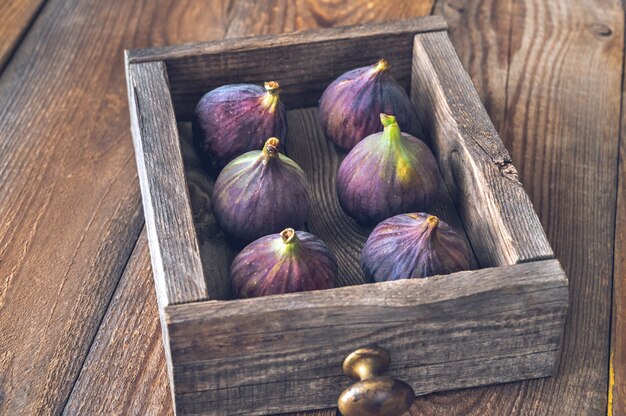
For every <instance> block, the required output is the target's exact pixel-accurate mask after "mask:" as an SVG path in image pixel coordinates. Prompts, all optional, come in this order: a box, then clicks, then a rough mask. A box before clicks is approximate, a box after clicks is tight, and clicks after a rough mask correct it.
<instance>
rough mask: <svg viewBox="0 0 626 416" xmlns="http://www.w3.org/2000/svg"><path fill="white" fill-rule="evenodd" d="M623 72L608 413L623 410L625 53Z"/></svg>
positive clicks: (625, 378)
mask: <svg viewBox="0 0 626 416" xmlns="http://www.w3.org/2000/svg"><path fill="white" fill-rule="evenodd" d="M623 71H624V73H623V75H622V110H621V111H622V114H621V129H620V143H619V161H618V163H619V167H618V184H617V204H616V207H617V216H616V219H615V221H616V223H615V248H614V250H613V252H614V254H615V258H614V259H613V311H612V312H613V313H612V314H611V321H612V322H611V324H612V326H611V353H610V366H609V394H608V411H607V415H608V416H619V415H622V414H626V139H625V136H626V113H625V111H624V109H625V107H624V106H625V105H626V88H625V87H624V74H626V56H625V57H624V68H623Z"/></svg>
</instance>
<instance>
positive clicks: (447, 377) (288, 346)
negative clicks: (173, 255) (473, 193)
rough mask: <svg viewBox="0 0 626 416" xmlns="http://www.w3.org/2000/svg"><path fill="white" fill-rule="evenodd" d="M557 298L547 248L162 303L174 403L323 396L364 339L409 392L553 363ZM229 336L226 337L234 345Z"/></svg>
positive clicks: (269, 406)
mask: <svg viewBox="0 0 626 416" xmlns="http://www.w3.org/2000/svg"><path fill="white" fill-rule="evenodd" d="M566 310H567V279H566V278H565V275H564V273H563V271H562V270H561V267H560V265H559V263H558V261H556V260H547V261H541V262H532V263H525V264H521V265H515V266H507V267H502V268H492V269H482V270H478V271H472V272H459V273H455V274H451V275H447V276H439V277H435V278H429V279H411V280H403V281H396V282H386V283H378V284H369V285H358V286H352V287H346V288H338V289H332V290H326V291H314V292H308V293H297V294H290V295H280V296H275V297H272V298H257V299H250V300H239V301H224V302H219V301H218V302H215V301H213V302H196V303H191V304H184V305H174V306H170V307H167V308H166V314H167V325H168V331H169V334H170V347H171V349H172V360H173V368H174V380H175V389H176V397H177V402H176V403H177V404H176V406H177V411H178V412H180V413H181V414H191V413H193V414H195V413H197V412H199V413H202V414H231V415H235V414H246V415H253V414H254V415H256V414H266V413H268V412H270V413H271V412H281V411H289V410H297V409H312V408H318V407H321V406H333V405H334V404H335V401H336V399H337V394H338V392H340V391H341V390H342V389H343V388H345V387H347V385H348V384H350V382H351V381H350V380H349V379H348V378H347V377H345V376H343V375H342V373H341V362H342V360H343V358H345V356H347V355H348V354H349V353H350V352H352V351H353V350H355V349H357V348H359V347H361V346H363V345H378V346H380V347H382V348H384V349H386V350H387V351H389V352H390V354H391V357H392V364H391V369H390V374H394V376H397V377H399V378H400V379H403V380H405V381H407V382H409V383H411V385H412V387H413V388H414V389H415V391H416V392H417V393H418V394H423V393H427V392H432V391H434V390H440V389H442V388H444V389H454V388H459V387H464V386H469V385H472V386H474V385H480V384H490V383H497V382H505V381H511V380H516V379H520V378H529V377H531V378H532V377H543V376H546V375H549V374H551V373H552V371H553V369H554V364H555V362H556V357H557V355H558V348H559V345H560V342H561V338H562V335H563V322H564V319H565V314H566ZM235 345H236V346H237V348H233V346H235Z"/></svg>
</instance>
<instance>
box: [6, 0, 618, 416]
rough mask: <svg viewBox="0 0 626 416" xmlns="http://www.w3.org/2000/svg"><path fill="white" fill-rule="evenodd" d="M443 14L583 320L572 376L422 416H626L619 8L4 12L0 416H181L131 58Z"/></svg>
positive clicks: (44, 8)
mask: <svg viewBox="0 0 626 416" xmlns="http://www.w3.org/2000/svg"><path fill="white" fill-rule="evenodd" d="M391 4H393V5H391ZM429 13H437V14H442V15H444V16H445V17H446V19H447V20H448V23H449V24H450V27H451V30H450V35H451V37H452V40H453V43H454V45H455V48H456V49H457V51H458V53H459V55H460V57H461V60H462V62H463V64H464V65H465V68H466V69H467V71H468V72H469V73H470V75H471V77H472V80H473V81H474V83H475V85H476V88H477V90H478V91H479V94H480V96H481V98H482V100H483V102H484V104H485V106H486V107H487V110H488V111H489V114H490V115H491V118H492V120H493V122H494V124H495V126H496V128H497V130H498V131H499V133H500V135H501V137H502V139H503V141H504V143H505V144H506V145H507V147H508V148H509V150H510V151H511V153H512V156H513V161H514V163H515V164H516V166H517V168H518V170H519V172H520V177H521V179H522V182H523V183H524V186H525V188H526V190H527V192H528V194H529V195H530V197H531V199H532V201H533V203H534V206H535V208H536V210H537V212H538V214H539V217H540V219H541V222H542V224H543V226H544V227H545V229H546V231H547V234H548V237H549V239H550V242H551V243H552V245H553V248H554V250H555V252H556V255H557V257H558V259H559V260H560V261H561V262H562V264H563V266H564V268H565V271H566V272H567V275H568V277H569V279H570V297H571V306H570V312H569V315H568V319H567V328H566V331H565V345H564V347H563V351H562V354H561V360H560V364H559V366H558V374H557V375H556V376H555V377H552V378H547V379H542V380H533V381H526V382H520V383H510V384H505V385H498V386H490V387H484V388H477V389H471V390H464V391H456V392H450V393H440V394H433V395H429V396H424V397H420V398H418V400H417V401H416V403H415V405H414V407H413V409H412V411H411V414H412V415H481V416H482V415H492V414H497V415H601V414H602V415H603V414H606V413H607V411H608V412H609V414H612V415H614V416H618V415H619V416H622V415H626V161H625V158H626V141H625V140H624V138H623V137H622V135H623V132H624V131H626V130H625V128H626V117H624V116H623V115H622V112H621V108H622V104H623V100H624V98H625V97H626V95H624V92H623V91H624V89H623V74H624V9H623V5H622V3H621V2H620V0H437V1H433V0H397V1H395V2H393V3H391V2H384V1H382V0H378V1H373V0H372V1H366V0H350V1H348V0H344V1H340V0H266V1H255V0H231V1H228V0H205V1H194V0H158V1H157V0H155V1H150V0H147V1H129V0H107V1H98V0H2V1H1V2H0V414H3V415H20V414H28V415H30V414H37V415H40V414H41V415H45V414H60V413H65V414H70V415H73V414H84V415H99V414H103V415H108V414H120V415H121V414H124V415H126V414H129V415H152V414H172V408H171V403H170V401H171V398H170V394H169V387H168V381H167V374H166V370H165V361H164V355H163V351H162V346H161V334H160V327H159V322H158V317H157V310H156V300H155V296H154V293H153V288H152V283H151V280H152V275H151V269H150V261H149V253H148V246H147V242H146V235H145V231H144V225H143V215H142V210H141V200H140V194H139V187H138V182H137V172H136V167H135V162H134V155H133V148H132V144H131V138H130V130H129V116H128V107H127V99H126V87H125V81H124V65H123V53H122V51H123V49H125V48H138V47H146V46H150V45H164V44H178V43H183V42H191V41H197V40H209V39H219V38H223V37H239V36H245V35H254V34H265V33H278V32H288V31H293V30H300V29H306V28H313V27H329V26H335V25H345V24H353V23H358V22H370V21H372V22H373V21H382V20H391V19H398V18H408V17H412V16H419V15H425V14H429ZM620 155H621V158H620ZM308 414H317V415H334V414H335V410H334V409H333V410H327V411H320V412H314V413H308Z"/></svg>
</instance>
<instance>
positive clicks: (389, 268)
mask: <svg viewBox="0 0 626 416" xmlns="http://www.w3.org/2000/svg"><path fill="white" fill-rule="evenodd" d="M470 259H471V255H470V249H469V247H468V246H467V244H466V243H465V241H464V240H463V239H462V238H461V237H460V236H459V235H458V234H457V233H456V232H455V231H454V230H453V229H452V228H451V227H450V226H449V225H448V224H446V223H445V222H443V221H441V220H440V219H439V218H437V217H435V216H434V215H429V214H426V213H414V214H400V215H396V216H395V217H391V218H389V219H387V220H385V221H383V222H381V223H380V224H378V225H377V226H376V228H374V231H372V233H371V234H370V236H369V238H368V239H367V241H366V242H365V246H364V247H363V251H362V252H361V269H363V273H364V274H365V277H366V278H368V279H370V280H372V281H375V282H384V281H388V280H398V279H411V278H416V277H428V276H434V275H437V274H448V273H454V272H458V271H461V270H468V269H469V268H470V266H471V260H470Z"/></svg>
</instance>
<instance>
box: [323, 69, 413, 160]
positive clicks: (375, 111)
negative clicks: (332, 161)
mask: <svg viewBox="0 0 626 416" xmlns="http://www.w3.org/2000/svg"><path fill="white" fill-rule="evenodd" d="M412 108H413V107H412V106H411V101H410V100H409V97H408V95H407V93H406V91H405V90H404V88H402V87H401V86H400V85H398V83H397V82H396V80H395V79H394V78H393V77H392V76H391V74H390V73H389V63H388V62H387V61H386V60H384V59H381V60H380V61H379V62H378V63H377V64H375V65H372V66H366V67H363V68H357V69H353V70H352V71H348V72H346V73H345V74H343V75H341V76H340V77H339V78H337V79H336V80H335V81H333V82H332V83H331V84H330V85H329V86H328V88H326V91H324V94H322V98H321V99H320V116H319V117H320V124H321V126H322V130H323V131H324V134H325V135H326V137H327V138H328V139H330V140H331V141H332V142H333V143H335V144H337V145H338V146H340V147H343V148H344V149H352V148H353V147H354V146H355V145H356V144H357V143H358V142H360V141H361V140H363V138H365V137H367V136H369V135H370V134H372V133H376V132H378V131H381V130H382V128H381V126H380V123H379V121H378V115H379V114H380V113H387V114H394V115H395V116H396V118H397V119H398V124H400V128H401V129H402V130H403V131H407V130H409V127H410V120H411V115H412V113H413V110H412Z"/></svg>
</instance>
